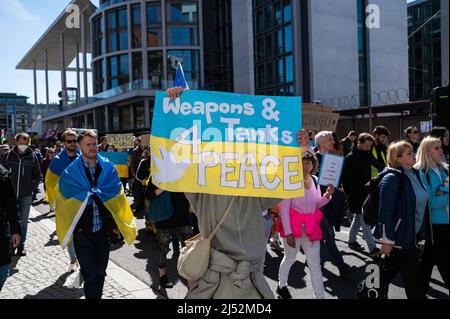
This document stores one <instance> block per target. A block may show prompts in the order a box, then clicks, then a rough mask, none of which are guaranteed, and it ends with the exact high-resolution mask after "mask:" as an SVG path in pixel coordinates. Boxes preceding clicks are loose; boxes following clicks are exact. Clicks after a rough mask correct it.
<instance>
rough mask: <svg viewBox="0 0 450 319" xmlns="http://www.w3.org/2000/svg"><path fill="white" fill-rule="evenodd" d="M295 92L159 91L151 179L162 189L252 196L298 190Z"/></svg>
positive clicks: (297, 103) (298, 124) (298, 126)
mask: <svg viewBox="0 0 450 319" xmlns="http://www.w3.org/2000/svg"><path fill="white" fill-rule="evenodd" d="M301 106H302V100H301V98H300V97H269V96H253V95H240V94H231V93H222V92H208V91H185V92H183V93H182V95H181V97H180V98H178V99H176V100H170V98H169V97H168V96H167V93H165V92H158V93H157V95H156V100H155V107H154V114H153V123H152V132H151V141H150V144H151V152H152V180H153V183H154V184H155V185H156V186H158V187H159V188H161V189H164V190H167V191H173V192H191V193H206V194H219V195H236V196H252V197H275V198H293V197H299V196H303V173H302V165H301V164H302V161H301V150H300V147H299V146H298V144H297V141H296V134H297V131H298V130H300V129H301V123H302V118H301V110H302V107H301Z"/></svg>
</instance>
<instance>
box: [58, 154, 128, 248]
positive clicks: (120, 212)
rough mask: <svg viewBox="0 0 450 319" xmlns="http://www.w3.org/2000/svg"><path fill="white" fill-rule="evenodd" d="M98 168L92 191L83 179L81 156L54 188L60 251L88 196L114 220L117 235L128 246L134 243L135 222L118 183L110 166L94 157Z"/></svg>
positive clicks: (84, 173)
mask: <svg viewBox="0 0 450 319" xmlns="http://www.w3.org/2000/svg"><path fill="white" fill-rule="evenodd" d="M97 158H98V165H100V166H101V167H102V171H101V173H100V176H99V177H98V181H97V187H95V188H92V187H91V185H90V183H89V180H88V178H87V176H86V172H85V170H84V167H83V162H82V158H81V156H80V157H78V159H76V160H75V161H74V162H73V163H72V164H71V165H70V166H69V167H68V168H67V169H66V170H65V171H64V172H63V173H62V175H61V178H60V180H59V183H58V187H57V188H56V234H57V236H58V240H59V242H60V244H61V245H62V247H63V248H65V247H66V246H67V244H68V243H69V242H70V241H71V239H72V233H73V231H74V229H75V226H76V225H77V223H78V221H79V220H80V218H81V215H82V214H83V212H84V210H85V208H86V206H87V205H89V204H92V201H93V200H92V195H94V194H95V195H97V197H98V198H99V199H100V200H101V201H102V203H103V204H104V205H105V207H106V208H107V209H108V211H109V212H110V213H111V215H112V216H113V218H114V221H115V222H116V224H117V226H118V228H119V231H120V233H121V234H122V236H123V237H124V238H125V241H126V243H127V244H128V245H131V244H132V243H133V241H134V240H135V239H136V221H135V219H134V216H133V213H132V211H131V208H130V205H129V204H128V201H127V199H126V197H125V194H124V191H123V188H122V183H121V182H120V179H119V175H118V174H117V171H116V169H115V168H114V165H113V164H112V163H111V162H110V161H108V160H107V159H105V158H103V157H101V156H98V157H97Z"/></svg>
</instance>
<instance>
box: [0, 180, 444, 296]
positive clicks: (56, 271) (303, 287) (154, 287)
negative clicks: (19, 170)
mask: <svg viewBox="0 0 450 319" xmlns="http://www.w3.org/2000/svg"><path fill="white" fill-rule="evenodd" d="M42 198H43V189H42V185H41V192H40V193H39V194H38V200H37V201H36V202H35V203H34V206H33V210H32V214H31V217H30V224H29V234H28V239H27V250H28V255H27V256H26V257H22V258H20V259H19V260H17V258H16V257H15V260H14V261H15V269H14V271H13V275H12V276H11V277H10V278H9V279H8V280H7V282H6V284H5V287H4V288H3V290H2V292H1V293H0V299H3V298H8V299H11V298H14V299H15V298H18V299H22V298H39V299H41V298H42V299H45V298H51V299H53V298H57V299H74V298H75V299H79V298H82V296H83V292H82V289H76V288H72V285H73V281H74V279H75V277H76V275H77V274H76V273H75V274H70V275H69V274H67V273H66V270H67V267H68V264H69V257H68V254H67V252H65V251H62V250H61V248H60V246H59V245H57V242H56V239H55V238H54V237H51V236H50V235H51V234H52V233H53V231H54V229H55V226H54V225H55V224H54V213H49V208H48V205H46V204H45V203H44V202H43V200H42ZM129 201H130V203H131V202H132V199H131V198H129ZM137 226H138V237H137V240H136V242H135V243H134V245H132V246H130V247H129V246H126V245H125V246H122V247H119V248H116V249H114V250H113V251H112V252H111V255H110V264H109V268H108V270H107V273H108V276H107V279H106V284H105V293H104V298H106V299H119V298H120V299H136V298H138V299H140V298H148V299H155V298H162V299H166V298H170V299H182V298H184V296H185V294H186V292H187V287H186V284H185V282H184V281H182V280H180V278H179V277H178V276H177V274H176V256H173V254H172V251H170V252H169V254H168V272H169V276H170V277H171V279H172V280H174V281H175V286H174V288H173V289H167V291H164V290H159V289H158V281H159V278H158V277H159V276H158V270H157V266H156V256H157V243H156V238H155V236H153V235H150V234H147V233H146V232H145V230H144V228H145V225H144V219H143V216H138V218H137ZM347 236H348V228H347V227H343V228H342V231H341V232H340V233H337V245H338V247H339V249H340V250H342V251H343V253H344V260H345V261H346V262H347V263H349V264H350V265H354V266H356V267H357V270H356V271H354V272H353V273H352V274H351V275H350V276H349V278H347V279H346V280H342V279H341V278H339V277H338V270H337V268H336V267H335V266H333V265H332V264H331V263H330V262H329V261H326V262H325V264H324V270H323V276H324V281H325V289H326V298H328V299H353V298H355V290H356V286H357V283H358V282H359V281H361V280H362V278H363V277H364V271H365V267H366V263H368V262H369V263H370V262H371V258H370V257H368V255H365V254H362V253H357V252H355V251H353V250H350V249H349V248H348V247H347V242H346V238H347ZM358 241H359V242H360V243H361V244H363V243H364V240H363V239H362V238H359V239H358ZM268 248H269V247H268ZM366 249H367V248H366ZM323 257H324V258H325V260H327V255H326V254H324V256H323ZM282 258H283V253H282V252H281V251H273V250H271V249H268V251H267V254H266V266H265V271H264V274H265V276H266V278H267V280H268V282H269V285H270V286H271V288H272V289H273V291H275V289H276V285H277V277H278V267H279V264H280V262H281V260H282ZM304 261H305V256H304V255H302V254H300V253H299V255H298V258H297V262H296V263H295V264H294V265H293V267H292V269H291V272H290V276H289V286H290V291H291V293H292V295H293V297H294V298H295V299H310V298H313V291H312V287H311V282H310V278H309V270H308V268H307V267H305V266H304ZM448 293H449V292H448V289H446V288H445V287H444V285H443V283H442V279H441V277H440V275H439V273H438V272H437V271H436V269H435V270H434V273H433V279H432V282H431V289H430V295H429V297H430V298H440V299H448ZM389 297H390V298H392V299H404V298H406V296H405V293H404V290H403V288H402V284H401V280H400V278H396V279H395V280H394V284H392V285H391V288H390V293H389Z"/></svg>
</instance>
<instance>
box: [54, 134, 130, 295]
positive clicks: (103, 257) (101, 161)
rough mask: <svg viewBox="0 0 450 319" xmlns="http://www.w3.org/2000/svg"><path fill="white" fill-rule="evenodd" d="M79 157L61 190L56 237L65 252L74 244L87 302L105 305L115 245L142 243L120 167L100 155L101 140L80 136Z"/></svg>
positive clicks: (60, 184) (58, 192) (63, 179)
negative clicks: (102, 301)
mask: <svg viewBox="0 0 450 319" xmlns="http://www.w3.org/2000/svg"><path fill="white" fill-rule="evenodd" d="M77 143H78V149H79V150H80V151H81V156H79V157H78V158H77V159H76V160H75V161H73V163H72V164H70V165H69V167H67V169H66V170H64V172H63V173H62V174H61V178H60V179H59V182H58V186H57V188H56V233H57V236H58V240H59V242H60V244H61V245H62V247H63V249H64V248H65V247H66V246H67V245H68V244H69V243H70V242H71V241H72V240H73V242H74V246H75V251H76V254H77V257H78V261H79V263H80V268H81V274H82V275H83V278H84V280H85V283H84V292H85V296H86V299H101V297H102V294H103V286H104V282H105V276H106V268H107V266H108V260H109V251H110V243H111V242H114V241H116V240H117V238H118V235H122V236H123V238H124V239H125V241H126V242H127V244H128V245H131V244H132V243H133V241H134V240H135V239H136V222H135V219H134V216H133V213H132V211H131V208H130V206H129V204H128V202H127V199H126V197H125V194H124V191H123V187H122V183H121V182H120V178H119V175H118V173H117V170H116V169H115V167H114V164H113V163H111V162H110V161H108V160H107V159H105V158H103V157H101V156H100V155H99V154H98V143H97V134H96V133H95V132H94V131H92V130H87V131H85V132H82V133H80V134H79V135H78V138H77Z"/></svg>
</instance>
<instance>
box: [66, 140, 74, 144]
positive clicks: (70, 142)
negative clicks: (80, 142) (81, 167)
mask: <svg viewBox="0 0 450 319" xmlns="http://www.w3.org/2000/svg"><path fill="white" fill-rule="evenodd" d="M76 142H77V140H65V141H64V143H67V144H75V143H76Z"/></svg>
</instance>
